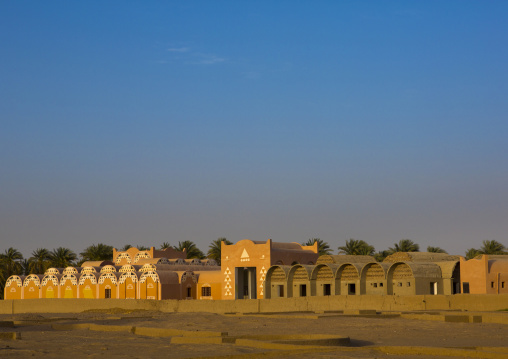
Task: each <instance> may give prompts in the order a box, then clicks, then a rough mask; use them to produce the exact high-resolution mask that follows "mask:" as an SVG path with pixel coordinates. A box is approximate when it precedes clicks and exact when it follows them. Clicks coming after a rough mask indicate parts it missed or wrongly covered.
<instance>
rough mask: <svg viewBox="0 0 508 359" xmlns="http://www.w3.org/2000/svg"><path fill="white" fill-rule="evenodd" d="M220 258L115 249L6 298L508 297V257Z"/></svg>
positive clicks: (254, 251)
mask: <svg viewBox="0 0 508 359" xmlns="http://www.w3.org/2000/svg"><path fill="white" fill-rule="evenodd" d="M221 263H222V265H221V266H218V265H217V263H216V262H215V261H214V260H211V259H205V260H199V259H187V258H186V253H185V252H179V251H176V250H175V249H173V248H168V249H166V250H156V249H155V248H154V247H152V248H150V249H149V250H139V249H137V248H129V249H128V250H126V251H116V250H114V251H113V258H112V261H100V262H85V263H83V265H82V267H67V268H49V269H48V270H46V272H45V273H43V274H31V275H28V276H26V277H25V276H17V275H14V276H11V277H9V278H8V279H7V282H6V285H5V290H4V297H5V299H30V298H32V299H35V298H105V299H107V298H111V299H115V298H119V299H155V300H161V299H179V300H181V299H199V300H217V299H225V300H232V299H262V298H276V297H282V298H288V297H306V296H334V295H335V296H338V295H398V296H403V295H421V294H431V295H438V294H445V295H450V294H458V293H461V292H462V293H464V294H467V293H474V294H500V293H508V285H507V282H508V256H487V255H483V256H480V257H478V258H475V259H471V260H467V261H466V260H465V259H464V258H463V257H460V256H452V255H448V254H443V253H426V252H408V253H401V252H398V253H394V254H392V255H390V256H388V257H386V258H385V260H384V261H383V262H381V263H378V262H376V261H375V259H374V258H373V257H371V256H351V255H323V256H321V257H319V255H318V248H317V243H315V244H314V245H313V246H302V245H300V244H298V243H278V242H273V241H272V240H271V239H268V240H267V241H266V242H260V241H251V240H249V239H244V240H241V241H239V242H237V243H236V244H231V245H227V244H225V243H224V242H222V245H221Z"/></svg>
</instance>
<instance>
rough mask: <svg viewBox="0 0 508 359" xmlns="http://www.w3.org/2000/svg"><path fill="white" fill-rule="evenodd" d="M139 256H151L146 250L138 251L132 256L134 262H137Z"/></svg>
mask: <svg viewBox="0 0 508 359" xmlns="http://www.w3.org/2000/svg"><path fill="white" fill-rule="evenodd" d="M141 258H152V256H151V255H150V253H149V252H148V251H139V252H138V253H136V256H135V257H134V263H137V262H138V261H139V260H140V259H141Z"/></svg>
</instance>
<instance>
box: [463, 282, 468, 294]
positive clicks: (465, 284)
mask: <svg viewBox="0 0 508 359" xmlns="http://www.w3.org/2000/svg"><path fill="white" fill-rule="evenodd" d="M462 293H464V294H467V293H469V282H464V283H462Z"/></svg>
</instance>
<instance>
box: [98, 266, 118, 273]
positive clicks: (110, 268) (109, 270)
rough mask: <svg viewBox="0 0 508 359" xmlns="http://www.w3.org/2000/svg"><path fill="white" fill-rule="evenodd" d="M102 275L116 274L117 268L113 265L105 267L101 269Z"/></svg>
mask: <svg viewBox="0 0 508 359" xmlns="http://www.w3.org/2000/svg"><path fill="white" fill-rule="evenodd" d="M100 273H101V274H103V273H116V268H115V267H114V266H112V265H109V264H108V265H105V266H104V267H102V268H101V272H100Z"/></svg>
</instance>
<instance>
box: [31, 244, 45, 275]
mask: <svg viewBox="0 0 508 359" xmlns="http://www.w3.org/2000/svg"><path fill="white" fill-rule="evenodd" d="M49 260H50V255H49V251H48V250H47V249H46V248H37V249H36V250H35V251H33V252H32V256H31V257H30V259H29V262H30V263H29V272H30V274H43V273H44V272H45V271H46V269H48V267H49Z"/></svg>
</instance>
